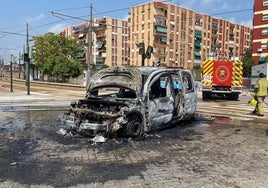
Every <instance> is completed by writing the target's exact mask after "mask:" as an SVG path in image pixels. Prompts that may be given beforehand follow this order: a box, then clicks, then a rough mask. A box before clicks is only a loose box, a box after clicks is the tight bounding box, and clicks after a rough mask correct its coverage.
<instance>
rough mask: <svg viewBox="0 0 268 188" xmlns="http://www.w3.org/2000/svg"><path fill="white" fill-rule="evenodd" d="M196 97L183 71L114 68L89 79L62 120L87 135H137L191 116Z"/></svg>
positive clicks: (185, 72) (194, 107)
mask: <svg viewBox="0 0 268 188" xmlns="http://www.w3.org/2000/svg"><path fill="white" fill-rule="evenodd" d="M196 100H197V95H196V88H195V81H194V79H193V76H192V74H191V72H190V71H188V70H183V69H180V68H166V67H123V66H115V67H110V68H106V69H103V70H100V71H99V72H97V73H96V74H94V75H93V76H92V77H91V79H90V81H89V85H88V87H87V92H86V97H85V98H84V99H81V100H78V101H76V102H73V103H71V105H70V110H69V111H68V113H66V115H65V116H64V118H63V121H64V122H65V123H66V125H68V126H69V127H70V128H71V129H73V130H75V131H86V132H87V133H89V134H91V135H97V134H99V133H104V134H112V133H118V132H120V133H123V134H124V135H126V136H131V137H140V136H143V135H144V133H146V132H150V131H154V130H159V129H163V128H166V127H167V126H170V125H173V124H174V123H178V122H179V121H182V120H189V119H192V118H193V117H194V114H195V112H196V106H197V104H196Z"/></svg>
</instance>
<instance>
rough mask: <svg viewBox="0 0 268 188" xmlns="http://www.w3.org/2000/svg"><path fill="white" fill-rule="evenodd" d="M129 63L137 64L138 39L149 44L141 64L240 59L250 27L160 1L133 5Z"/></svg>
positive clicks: (180, 64)
mask: <svg viewBox="0 0 268 188" xmlns="http://www.w3.org/2000/svg"><path fill="white" fill-rule="evenodd" d="M128 22H129V46H130V55H129V60H130V64H131V65H134V66H140V65H141V58H142V57H141V55H139V53H138V50H139V47H138V45H137V44H138V43H140V42H144V43H145V48H146V47H148V46H153V48H154V51H153V54H152V57H151V58H150V59H146V60H145V66H152V65H153V62H154V61H160V63H163V64H165V65H166V66H169V67H184V68H187V69H192V68H194V67H195V66H197V67H198V66H199V67H200V66H202V61H203V60H205V59H207V58H226V59H240V58H241V56H242V55H243V54H244V52H245V50H247V49H249V47H250V45H251V28H249V27H245V26H242V25H239V24H235V23H231V22H229V21H227V20H223V19H218V18H214V17H212V16H209V15H205V14H200V13H197V12H195V11H193V10H189V9H186V8H183V7H179V6H177V5H173V4H166V3H162V2H156V1H153V2H149V3H146V4H141V5H139V6H136V7H133V8H132V9H131V11H130V18H129V21H128Z"/></svg>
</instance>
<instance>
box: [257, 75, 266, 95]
mask: <svg viewBox="0 0 268 188" xmlns="http://www.w3.org/2000/svg"><path fill="white" fill-rule="evenodd" d="M255 89H256V91H257V96H267V90H268V81H267V80H265V79H263V78H262V79H259V80H258V81H257V83H256V85H255Z"/></svg>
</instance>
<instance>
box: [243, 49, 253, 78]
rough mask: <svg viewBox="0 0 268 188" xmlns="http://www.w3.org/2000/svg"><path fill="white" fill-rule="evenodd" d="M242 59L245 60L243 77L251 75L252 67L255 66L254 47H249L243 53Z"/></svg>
mask: <svg viewBox="0 0 268 188" xmlns="http://www.w3.org/2000/svg"><path fill="white" fill-rule="evenodd" d="M241 61H242V62H243V77H245V78H250V77H251V67H252V66H253V59H252V49H251V48H250V49H248V50H247V51H246V52H245V54H244V55H243V57H242V59H241Z"/></svg>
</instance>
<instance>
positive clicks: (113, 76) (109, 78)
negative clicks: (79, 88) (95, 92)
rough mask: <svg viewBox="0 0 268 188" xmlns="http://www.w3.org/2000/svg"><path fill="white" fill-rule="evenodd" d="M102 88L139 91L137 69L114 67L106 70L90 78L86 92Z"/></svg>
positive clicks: (139, 76) (139, 83) (139, 74)
mask: <svg viewBox="0 0 268 188" xmlns="http://www.w3.org/2000/svg"><path fill="white" fill-rule="evenodd" d="M103 86H120V87H125V88H130V89H132V90H134V91H140V90H141V86H142V75H141V72H140V71H139V70H138V69H136V68H133V67H123V66H115V67H110V68H106V69H103V70H100V71H98V72H97V73H96V74H94V75H93V76H92V77H91V79H90V82H89V86H88V88H87V90H92V89H94V88H99V87H103Z"/></svg>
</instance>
